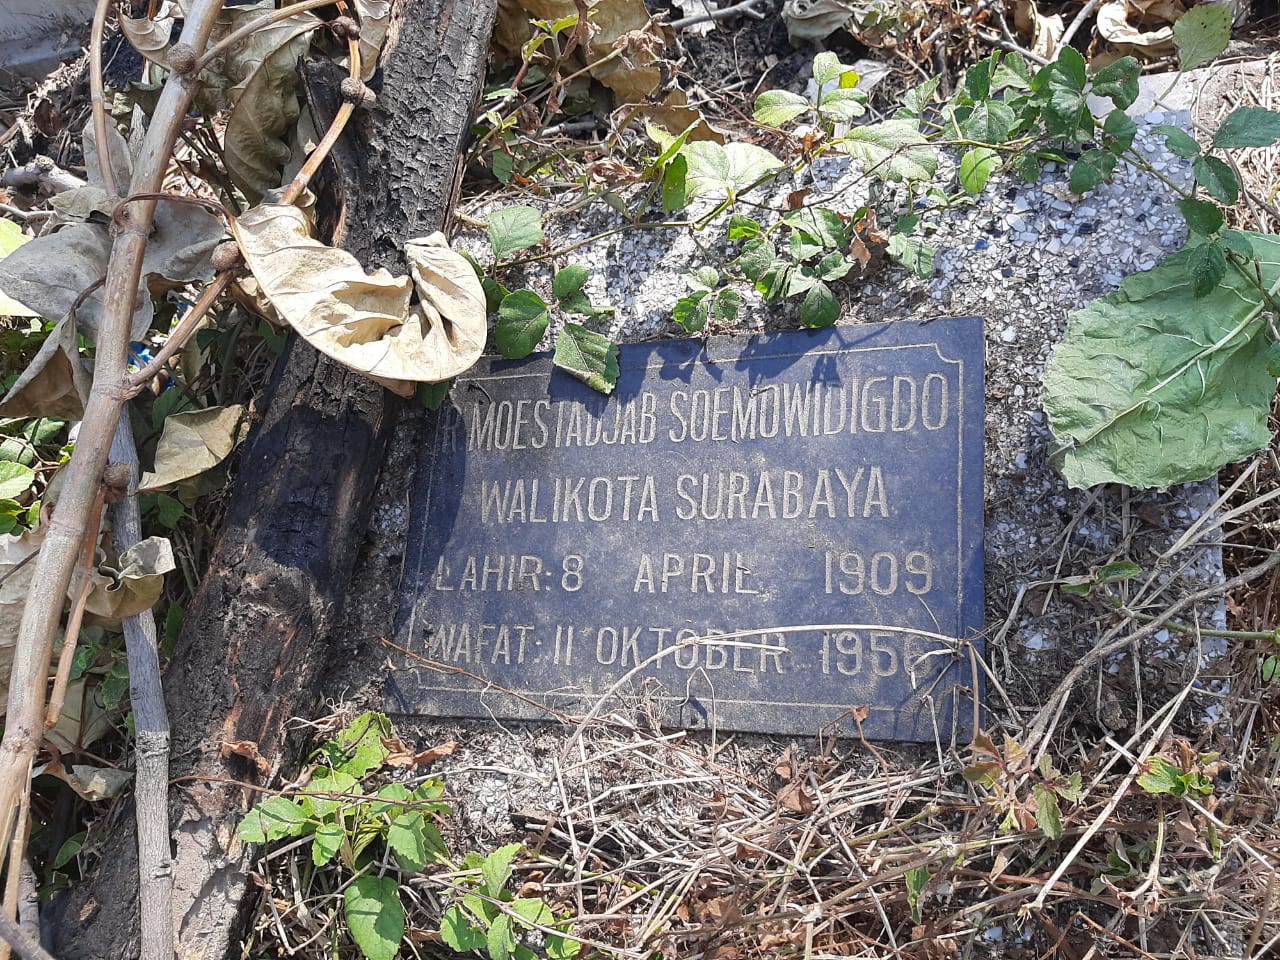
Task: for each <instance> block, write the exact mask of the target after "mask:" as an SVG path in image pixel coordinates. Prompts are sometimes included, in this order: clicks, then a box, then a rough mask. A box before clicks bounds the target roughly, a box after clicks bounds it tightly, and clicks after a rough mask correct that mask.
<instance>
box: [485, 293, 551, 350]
mask: <svg viewBox="0 0 1280 960" xmlns="http://www.w3.org/2000/svg"><path fill="white" fill-rule="evenodd" d="M550 322H551V314H550V313H548V312H547V303H546V301H545V300H543V299H542V298H541V297H540V296H538V295H537V294H536V293H534V292H533V291H532V290H516V291H515V292H514V293H511V294H509V295H508V296H507V297H506V299H504V300H503V301H502V305H501V306H500V307H498V326H497V329H496V330H495V331H494V336H493V342H494V345H495V346H497V348H498V352H499V353H501V354H502V355H503V356H504V357H506V358H507V359H508V360H521V359H523V358H524V357H527V356H528V355H529V354H531V353H533V351H534V350H536V349H537V348H538V344H539V343H540V342H541V341H542V337H543V335H544V334H545V333H546V332H547V324H549V323H550Z"/></svg>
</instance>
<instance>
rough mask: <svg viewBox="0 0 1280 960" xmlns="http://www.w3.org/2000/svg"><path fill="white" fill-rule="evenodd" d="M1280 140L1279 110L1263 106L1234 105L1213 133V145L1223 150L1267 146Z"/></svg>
mask: <svg viewBox="0 0 1280 960" xmlns="http://www.w3.org/2000/svg"><path fill="white" fill-rule="evenodd" d="M1277 141H1280V112H1278V111H1275V110H1267V109H1265V108H1264V107H1236V108H1235V109H1234V110H1232V111H1231V112H1230V113H1229V114H1227V119H1225V120H1223V121H1222V126H1220V127H1219V128H1218V132H1217V133H1216V134H1214V137H1213V145H1214V146H1215V147H1220V148H1222V149H1224V150H1232V149H1236V148H1238V147H1269V146H1271V145H1272V144H1273V143H1276V142H1277Z"/></svg>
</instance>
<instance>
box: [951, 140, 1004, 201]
mask: <svg viewBox="0 0 1280 960" xmlns="http://www.w3.org/2000/svg"><path fill="white" fill-rule="evenodd" d="M999 168H1000V154H998V153H996V151H994V150H992V149H991V148H990V147H970V148H969V149H968V150H966V151H965V152H964V155H963V156H961V157H960V186H962V187H964V189H965V190H966V191H967V192H969V193H981V192H982V191H983V190H985V189H986V187H987V181H988V180H990V179H991V174H993V173H995V172H996V170H998V169H999Z"/></svg>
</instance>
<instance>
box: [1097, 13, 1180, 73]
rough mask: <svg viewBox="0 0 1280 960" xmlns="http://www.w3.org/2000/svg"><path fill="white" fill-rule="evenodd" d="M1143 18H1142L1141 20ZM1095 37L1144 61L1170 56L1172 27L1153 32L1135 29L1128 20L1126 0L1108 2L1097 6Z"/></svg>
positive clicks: (1136, 27)
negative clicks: (1096, 33)
mask: <svg viewBox="0 0 1280 960" xmlns="http://www.w3.org/2000/svg"><path fill="white" fill-rule="evenodd" d="M1144 19H1145V18H1144ZM1097 27H1098V35H1099V36H1100V37H1102V39H1104V40H1106V41H1107V42H1108V43H1110V44H1113V45H1114V46H1115V47H1116V48H1117V52H1119V51H1120V50H1123V51H1124V52H1126V53H1133V54H1135V55H1137V56H1141V57H1144V58H1146V59H1155V58H1158V57H1163V56H1166V55H1168V54H1171V53H1173V24H1172V23H1171V22H1170V23H1168V24H1167V25H1165V26H1160V27H1156V28H1155V29H1153V30H1149V29H1143V28H1142V27H1141V26H1135V25H1134V24H1133V23H1131V22H1130V20H1129V5H1128V3H1127V2H1126V0H1111V2H1109V3H1104V4H1102V5H1101V6H1100V7H1098V14H1097Z"/></svg>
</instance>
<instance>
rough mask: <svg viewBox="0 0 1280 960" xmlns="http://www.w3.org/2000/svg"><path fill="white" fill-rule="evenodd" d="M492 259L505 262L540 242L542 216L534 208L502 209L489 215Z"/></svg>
mask: <svg viewBox="0 0 1280 960" xmlns="http://www.w3.org/2000/svg"><path fill="white" fill-rule="evenodd" d="M489 242H490V243H491V244H493V259H494V260H505V259H506V258H507V257H509V256H511V255H512V254H515V253H519V252H520V251H521V250H528V249H529V248H530V247H535V246H537V245H538V244H540V243H541V242H542V214H541V213H539V212H538V210H537V209H536V208H534V207H527V206H514V207H503V208H502V209H501V210H495V211H493V213H491V214H489Z"/></svg>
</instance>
